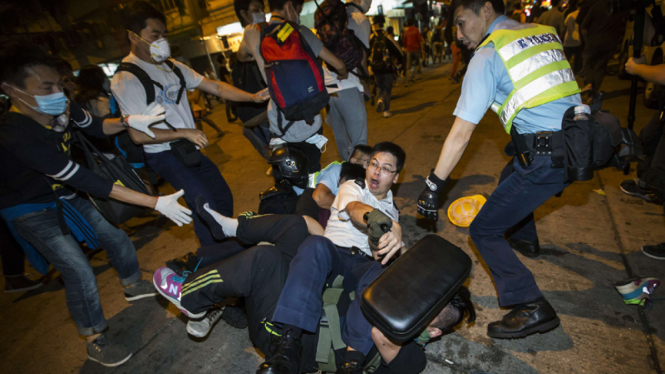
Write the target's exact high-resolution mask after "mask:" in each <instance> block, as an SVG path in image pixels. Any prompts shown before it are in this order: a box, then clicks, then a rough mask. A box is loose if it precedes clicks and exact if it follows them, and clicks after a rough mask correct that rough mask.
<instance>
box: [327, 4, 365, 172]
mask: <svg viewBox="0 0 665 374" xmlns="http://www.w3.org/2000/svg"><path fill="white" fill-rule="evenodd" d="M371 3H372V2H371V0H362V1H361V0H348V1H347V7H346V14H347V16H348V24H347V27H348V29H349V30H352V31H353V33H354V34H355V36H356V37H357V38H358V39H359V40H360V41H361V42H362V43H363V45H364V46H365V48H367V49H368V50H369V36H370V34H371V33H372V26H371V24H370V22H369V19H368V18H367V16H365V13H367V11H369V8H370V5H371ZM365 70H366V69H365ZM324 73H325V78H326V87H327V88H328V93H329V94H330V102H329V105H330V111H329V112H328V115H327V116H326V123H327V124H328V125H329V126H330V127H331V128H332V130H333V133H334V134H335V143H337V151H338V152H339V157H340V158H341V159H342V160H344V161H348V160H349V157H351V151H352V150H353V147H355V146H356V145H359V144H367V110H366V109H365V101H364V98H363V95H364V94H367V95H368V96H369V93H368V92H364V87H363V84H362V83H361V82H360V79H359V78H358V76H357V75H356V74H361V73H360V72H359V69H355V71H354V72H353V73H352V74H349V78H348V79H346V80H343V81H340V80H338V79H337V74H335V73H334V72H331V71H330V70H328V69H326V68H324ZM354 73H355V74H354Z"/></svg>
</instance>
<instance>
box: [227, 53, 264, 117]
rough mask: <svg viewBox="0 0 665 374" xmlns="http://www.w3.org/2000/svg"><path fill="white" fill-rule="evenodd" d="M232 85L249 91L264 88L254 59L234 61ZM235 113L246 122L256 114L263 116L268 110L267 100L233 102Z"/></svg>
mask: <svg viewBox="0 0 665 374" xmlns="http://www.w3.org/2000/svg"><path fill="white" fill-rule="evenodd" d="M231 79H232V80H233V85H234V86H235V87H237V88H240V89H241V90H244V91H247V92H249V93H257V92H259V91H261V90H262V89H264V88H266V87H267V86H266V84H265V82H264V81H263V77H262V76H261V72H260V71H259V66H258V64H257V63H256V61H249V62H241V61H236V62H235V64H233V70H232V71H231ZM234 106H235V109H236V114H237V115H238V118H240V120H241V121H242V122H243V123H247V122H248V121H250V120H251V119H252V118H255V117H257V116H265V113H266V111H267V110H268V101H265V102H263V103H234Z"/></svg>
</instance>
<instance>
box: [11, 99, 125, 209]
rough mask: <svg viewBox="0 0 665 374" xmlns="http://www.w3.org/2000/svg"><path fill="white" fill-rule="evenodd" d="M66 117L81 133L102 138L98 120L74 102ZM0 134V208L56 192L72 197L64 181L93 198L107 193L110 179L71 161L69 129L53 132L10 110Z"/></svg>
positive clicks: (50, 196) (50, 197) (36, 201)
mask: <svg viewBox="0 0 665 374" xmlns="http://www.w3.org/2000/svg"><path fill="white" fill-rule="evenodd" d="M70 119H71V120H72V121H73V122H74V123H76V124H77V125H78V126H79V127H80V128H81V129H82V131H83V132H85V133H86V134H88V135H92V136H94V137H97V138H105V137H106V135H105V134H104V130H103V125H102V119H101V118H96V117H92V116H90V114H89V113H88V112H86V111H85V110H83V109H81V108H80V107H79V106H78V105H77V104H76V103H74V102H71V103H70ZM0 134H2V136H0V159H1V160H2V162H1V163H0V174H1V175H2V177H1V178H0V209H5V208H10V207H13V206H16V205H19V204H41V203H48V202H52V201H54V200H55V196H56V195H57V196H59V197H69V196H72V195H73V194H74V191H73V190H72V189H70V188H66V186H67V185H68V186H71V187H73V188H75V189H79V190H81V191H84V192H87V193H90V194H91V195H94V196H98V197H108V196H109V194H110V193H111V189H112V188H113V182H112V181H111V180H109V179H106V178H104V177H101V176H99V175H97V174H95V173H93V172H92V171H90V170H88V169H86V168H85V167H83V166H81V165H79V164H78V163H76V162H74V161H73V160H72V157H71V146H72V144H71V143H72V140H73V139H72V128H71V127H68V128H67V130H65V131H64V132H56V131H53V130H50V129H47V128H46V127H44V126H42V125H41V124H39V123H37V122H36V121H35V120H33V119H32V118H30V117H28V116H26V115H24V114H22V113H20V112H19V111H18V110H17V109H16V108H12V111H11V112H10V113H8V114H7V115H6V116H5V118H4V120H3V122H2V123H0ZM54 192H55V194H54Z"/></svg>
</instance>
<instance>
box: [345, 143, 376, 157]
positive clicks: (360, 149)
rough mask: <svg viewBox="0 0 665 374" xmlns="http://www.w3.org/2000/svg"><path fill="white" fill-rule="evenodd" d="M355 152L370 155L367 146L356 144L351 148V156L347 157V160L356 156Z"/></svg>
mask: <svg viewBox="0 0 665 374" xmlns="http://www.w3.org/2000/svg"><path fill="white" fill-rule="evenodd" d="M356 152H360V153H362V154H365V155H371V154H372V147H370V146H368V145H367V144H358V145H356V146H355V147H353V151H351V156H349V159H351V157H353V156H355V155H356Z"/></svg>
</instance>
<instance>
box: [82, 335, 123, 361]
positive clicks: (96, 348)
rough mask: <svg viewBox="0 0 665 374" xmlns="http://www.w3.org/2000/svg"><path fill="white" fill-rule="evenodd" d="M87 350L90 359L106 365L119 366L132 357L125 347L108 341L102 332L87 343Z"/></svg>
mask: <svg viewBox="0 0 665 374" xmlns="http://www.w3.org/2000/svg"><path fill="white" fill-rule="evenodd" d="M87 350H88V358H89V359H90V360H92V361H95V362H99V363H100V364H102V365H104V366H106V367H116V366H120V365H122V364H124V363H125V362H127V361H128V360H129V359H130V358H131V357H132V353H131V352H129V351H128V350H127V348H125V347H124V346H122V345H120V344H114V343H111V342H109V341H108V340H107V339H106V335H104V334H102V335H100V336H99V337H98V338H97V339H95V340H93V341H92V343H88V346H87Z"/></svg>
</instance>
